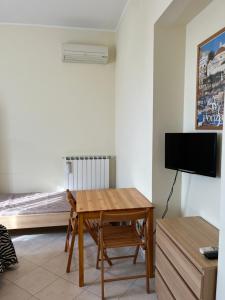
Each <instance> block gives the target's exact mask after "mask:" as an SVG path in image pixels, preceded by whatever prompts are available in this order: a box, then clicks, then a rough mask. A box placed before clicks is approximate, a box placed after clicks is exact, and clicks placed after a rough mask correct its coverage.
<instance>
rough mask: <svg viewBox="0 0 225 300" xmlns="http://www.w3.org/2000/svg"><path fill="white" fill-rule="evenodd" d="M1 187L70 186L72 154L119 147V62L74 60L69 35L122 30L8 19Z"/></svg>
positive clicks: (2, 75) (0, 83)
mask: <svg viewBox="0 0 225 300" xmlns="http://www.w3.org/2000/svg"><path fill="white" fill-rule="evenodd" d="M0 36H1V39H0V191H1V192H7V191H11V192H23V191H24V192H28V191H53V190H56V189H57V188H60V187H62V184H63V168H62V159H61V157H62V156H63V155H65V154H82V153H90V154H91V153H110V154H114V63H110V64H108V65H90V64H66V63H62V61H61V45H62V43H64V42H70V41H72V42H78V43H95V44H105V45H108V46H113V45H114V33H110V32H102V31H99V32H97V31H84V30H72V29H57V28H38V27H22V26H20V27H19V26H17V27H16V26H0Z"/></svg>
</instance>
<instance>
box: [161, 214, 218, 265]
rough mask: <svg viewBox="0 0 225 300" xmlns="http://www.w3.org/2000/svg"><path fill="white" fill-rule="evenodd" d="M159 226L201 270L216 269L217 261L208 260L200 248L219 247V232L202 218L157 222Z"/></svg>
mask: <svg viewBox="0 0 225 300" xmlns="http://www.w3.org/2000/svg"><path fill="white" fill-rule="evenodd" d="M157 225H158V226H159V227H160V228H161V229H162V230H163V231H164V232H165V233H166V234H167V235H168V236H169V237H170V239H171V240H172V241H173V242H174V243H175V244H176V246H177V247H178V248H179V249H180V250H181V251H182V252H183V253H184V254H185V255H186V256H187V257H188V258H189V259H190V260H191V261H192V263H193V264H194V265H195V266H196V267H197V268H198V269H200V270H204V269H208V268H216V267H217V260H208V259H207V258H205V257H204V256H203V255H202V254H201V253H200V252H199V248H201V247H209V246H218V243H219V231H218V229H217V228H216V227H214V226H212V225H211V224H209V223H208V222H206V221H205V220H204V219H202V218H201V217H183V218H173V219H170V218H168V219H163V220H157Z"/></svg>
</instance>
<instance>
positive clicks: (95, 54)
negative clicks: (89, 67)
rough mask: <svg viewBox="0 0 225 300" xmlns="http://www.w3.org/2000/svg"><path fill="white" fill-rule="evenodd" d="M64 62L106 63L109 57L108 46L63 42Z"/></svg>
mask: <svg viewBox="0 0 225 300" xmlns="http://www.w3.org/2000/svg"><path fill="white" fill-rule="evenodd" d="M62 48H63V49H62V51H63V53H62V59H63V62H69V63H90V64H106V63H107V62H108V58H109V53H108V52H109V51H108V47H105V46H95V45H81V44H63V47H62Z"/></svg>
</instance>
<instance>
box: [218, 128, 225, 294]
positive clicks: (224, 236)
mask: <svg viewBox="0 0 225 300" xmlns="http://www.w3.org/2000/svg"><path fill="white" fill-rule="evenodd" d="M222 149H223V151H222V164H221V165H222V171H221V175H222V180H221V199H220V201H221V202H220V241H219V260H218V277H217V297H216V299H217V300H223V299H224V295H225V287H224V282H225V129H224V130H223V148H222Z"/></svg>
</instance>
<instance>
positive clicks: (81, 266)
mask: <svg viewBox="0 0 225 300" xmlns="http://www.w3.org/2000/svg"><path fill="white" fill-rule="evenodd" d="M78 222H79V223H78V236H79V286H80V287H82V286H84V232H83V227H84V217H83V214H82V213H79V216H78Z"/></svg>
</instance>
